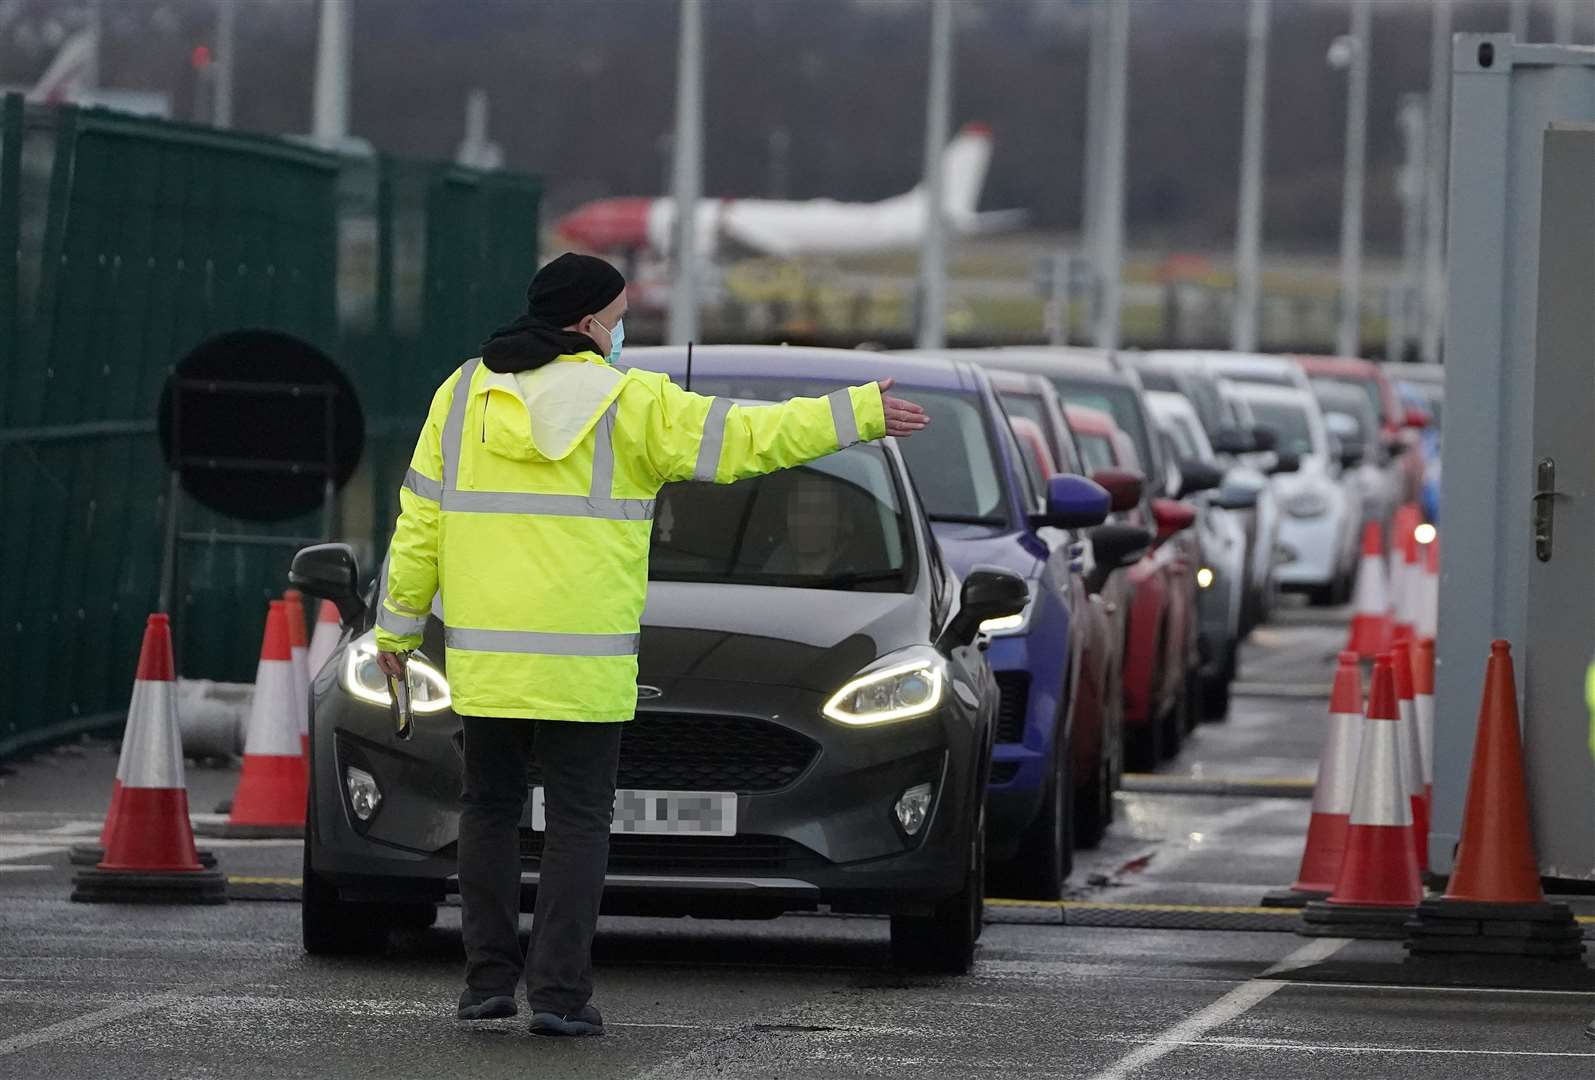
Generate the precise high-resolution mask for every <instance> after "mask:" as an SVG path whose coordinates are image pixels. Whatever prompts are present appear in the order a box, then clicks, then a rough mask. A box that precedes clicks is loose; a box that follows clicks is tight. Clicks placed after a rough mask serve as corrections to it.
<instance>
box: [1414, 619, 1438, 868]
mask: <svg viewBox="0 0 1595 1080" xmlns="http://www.w3.org/2000/svg"><path fill="white" fill-rule="evenodd" d="M1412 698H1413V704H1414V706H1416V711H1417V715H1418V745H1419V746H1420V747H1421V748H1422V750H1423V801H1424V802H1425V803H1426V804H1428V806H1429V808H1430V809H1431V810H1432V809H1433V808H1434V638H1424V639H1423V640H1422V641H1420V642H1418V646H1417V648H1416V649H1414V650H1413V653H1412ZM1425 865H1427V863H1425Z"/></svg>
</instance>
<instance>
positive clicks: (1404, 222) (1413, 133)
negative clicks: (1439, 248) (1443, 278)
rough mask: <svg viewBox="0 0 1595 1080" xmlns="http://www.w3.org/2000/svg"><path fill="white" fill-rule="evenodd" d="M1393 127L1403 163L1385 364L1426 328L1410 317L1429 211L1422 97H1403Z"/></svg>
mask: <svg viewBox="0 0 1595 1080" xmlns="http://www.w3.org/2000/svg"><path fill="white" fill-rule="evenodd" d="M1396 126H1397V127H1398V128H1399V129H1400V131H1401V145H1402V148H1403V150H1404V160H1403V162H1402V165H1401V168H1400V170H1399V171H1397V173H1396V194H1397V196H1398V197H1399V198H1400V201H1401V275H1400V279H1399V281H1398V282H1397V284H1396V286H1395V287H1394V288H1393V289H1392V290H1391V295H1392V297H1393V299H1392V302H1391V309H1390V320H1389V329H1388V341H1387V344H1386V348H1385V359H1386V360H1400V359H1402V358H1403V356H1404V355H1405V353H1406V350H1407V343H1408V341H1410V340H1411V339H1412V337H1413V336H1414V334H1413V331H1414V329H1416V330H1418V331H1419V333H1420V334H1421V333H1422V332H1423V331H1425V330H1427V328H1428V327H1427V324H1424V325H1420V326H1418V327H1416V328H1415V327H1413V326H1412V324H1411V320H1412V316H1413V315H1414V314H1417V313H1418V312H1419V311H1420V310H1422V309H1420V307H1419V305H1418V304H1417V303H1416V301H1417V299H1418V289H1419V282H1420V277H1421V273H1422V269H1425V268H1424V267H1422V266H1421V260H1422V259H1423V257H1424V255H1425V251H1424V244H1423V241H1424V228H1425V224H1424V223H1425V211H1426V210H1427V209H1428V198H1429V190H1428V181H1429V172H1430V170H1429V168H1428V162H1427V161H1426V160H1425V156H1426V154H1427V152H1428V148H1427V146H1426V145H1425V139H1426V138H1427V135H1428V108H1427V103H1426V102H1425V100H1424V96H1423V95H1422V94H1403V95H1401V104H1400V107H1399V108H1398V109H1397V111H1396Z"/></svg>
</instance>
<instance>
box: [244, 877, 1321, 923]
mask: <svg viewBox="0 0 1595 1080" xmlns="http://www.w3.org/2000/svg"><path fill="white" fill-rule="evenodd" d="M233 880H235V881H236V880H237V879H236V878H234V879H233ZM986 903H988V904H991V905H993V906H994V907H1038V908H1061V909H1063V910H1064V911H1157V912H1167V913H1171V914H1183V913H1190V914H1194V915H1274V916H1278V917H1280V918H1286V919H1295V918H1299V917H1300V916H1301V912H1300V910H1298V909H1295V908H1267V907H1247V906H1245V905H1240V904H1136V903H1130V902H1125V903H1117V904H1115V903H1110V902H1107V901H1099V900H1004V899H1000V898H995V897H987V898H986Z"/></svg>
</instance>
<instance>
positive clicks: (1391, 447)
mask: <svg viewBox="0 0 1595 1080" xmlns="http://www.w3.org/2000/svg"><path fill="white" fill-rule="evenodd" d="M1384 448H1385V453H1387V454H1389V455H1390V456H1391V457H1393V458H1397V457H1400V456H1401V455H1402V454H1405V453H1406V452H1407V451H1408V450H1409V449H1411V447H1410V446H1408V444H1407V440H1405V439H1403V438H1402V437H1401V436H1400V435H1399V434H1397V435H1386V436H1385V439H1384Z"/></svg>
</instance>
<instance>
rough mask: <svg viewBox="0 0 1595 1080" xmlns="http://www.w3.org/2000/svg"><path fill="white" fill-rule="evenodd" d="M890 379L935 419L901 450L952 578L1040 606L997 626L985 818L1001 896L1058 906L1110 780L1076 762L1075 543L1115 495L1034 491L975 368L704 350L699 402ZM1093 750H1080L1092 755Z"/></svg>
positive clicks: (676, 353)
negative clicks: (982, 578)
mask: <svg viewBox="0 0 1595 1080" xmlns="http://www.w3.org/2000/svg"><path fill="white" fill-rule="evenodd" d="M626 355H627V358H628V360H630V361H631V362H632V363H635V364H637V365H638V366H640V367H646V368H651V369H653V370H656V371H666V372H669V373H670V374H671V375H672V376H673V377H674V378H676V379H678V380H682V379H684V378H685V374H686V370H685V369H686V353H685V350H682V349H637V350H634V351H633V352H629V353H627V354H626ZM887 377H890V378H893V379H895V380H896V386H895V388H894V389H893V393H894V394H899V395H901V396H903V397H906V398H909V399H912V400H914V401H917V402H918V403H919V404H920V405H922V406H923V407H924V408H925V410H926V412H927V413H928V414H929V416H930V419H931V423H930V426H929V427H928V428H926V429H925V430H924V431H922V432H919V433H918V434H916V435H915V436H914V437H913V438H912V439H908V440H906V441H904V442H903V444H902V453H903V458H904V460H905V461H906V462H907V464H908V468H909V471H910V473H911V474H912V476H913V482H914V486H915V487H916V488H917V489H918V490H919V492H920V495H921V498H922V499H923V502H924V506H925V510H926V512H927V514H928V515H929V518H930V521H931V524H932V527H933V528H934V530H935V535H936V539H937V541H938V543H939V544H940V546H941V547H942V549H943V550H945V551H946V553H947V558H948V560H949V561H950V562H951V563H952V565H953V567H954V568H955V569H956V570H958V571H960V572H962V573H968V572H970V571H971V570H972V569H973V568H974V567H976V566H981V565H994V566H1002V567H1006V568H1007V569H1009V570H1012V571H1014V572H1015V573H1017V574H1019V575H1020V576H1021V577H1023V578H1024V579H1025V580H1026V581H1027V582H1028V583H1029V585H1030V603H1029V604H1028V605H1026V608H1025V610H1024V612H1022V613H1021V614H1019V615H1016V616H1014V617H1012V618H1008V619H1001V620H995V619H994V620H991V621H990V622H988V623H987V624H986V626H985V627H984V630H985V632H986V634H987V635H988V636H989V638H990V649H989V651H988V653H987V656H988V659H989V660H990V663H991V669H992V671H993V672H995V673H996V677H997V683H998V685H999V686H1000V687H1001V689H1002V709H1001V713H1000V714H999V718H998V723H997V738H996V742H997V745H996V749H995V752H994V754H993V764H992V770H991V788H990V796H989V800H988V806H989V808H990V813H991V836H990V839H991V852H992V861H993V864H994V866H993V869H994V871H995V872H996V874H997V876H998V878H999V879H1000V881H999V882H998V886H997V887H998V888H999V889H1000V890H1001V891H1002V893H1003V894H1005V895H1010V896H1021V897H1026V898H1039V899H1057V898H1058V897H1059V896H1060V895H1061V894H1062V891H1063V887H1064V882H1065V880H1066V879H1067V878H1068V876H1069V872H1070V870H1071V869H1072V866H1073V859H1074V846H1075V845H1074V837H1073V825H1074V807H1075V801H1074V795H1073V791H1072V786H1073V778H1074V776H1075V775H1076V774H1078V775H1083V776H1086V777H1095V776H1100V775H1101V774H1102V771H1103V770H1102V769H1101V761H1100V758H1101V756H1102V755H1101V754H1100V748H1101V743H1100V740H1098V741H1097V742H1096V743H1095V744H1094V745H1095V748H1096V750H1097V758H1096V759H1088V760H1087V761H1086V762H1080V761H1078V760H1077V759H1076V757H1075V753H1076V744H1075V740H1074V731H1075V725H1076V723H1077V722H1079V717H1078V716H1077V706H1078V705H1079V703H1080V701H1081V695H1079V694H1077V693H1076V692H1075V689H1076V686H1077V685H1078V684H1077V683H1076V682H1075V681H1074V680H1075V679H1077V678H1078V673H1079V672H1080V671H1081V669H1082V663H1083V653H1084V647H1085V641H1084V635H1083V634H1082V633H1081V632H1079V629H1078V626H1077V622H1078V619H1079V617H1078V615H1077V612H1076V610H1075V607H1074V604H1075V603H1076V600H1075V597H1076V596H1077V592H1078V591H1077V589H1076V588H1075V585H1076V582H1077V579H1078V578H1079V576H1080V573H1081V571H1080V569H1079V568H1078V567H1077V564H1076V560H1075V555H1074V553H1073V551H1072V550H1071V548H1072V547H1073V541H1074V539H1075V538H1074V537H1072V536H1071V534H1070V532H1071V530H1073V529H1074V528H1076V527H1084V526H1088V525H1094V524H1098V523H1100V522H1101V521H1102V520H1103V518H1104V517H1106V515H1107V512H1108V503H1109V497H1108V493H1107V492H1106V491H1104V490H1103V489H1102V488H1101V487H1100V486H1098V485H1097V484H1094V483H1092V482H1090V481H1088V480H1086V479H1084V478H1082V477H1078V476H1058V477H1054V478H1052V479H1051V480H1049V481H1048V482H1047V484H1046V486H1045V487H1044V488H1042V489H1039V490H1038V489H1037V488H1036V487H1035V485H1034V484H1032V482H1031V479H1030V474H1029V472H1028V471H1027V470H1026V468H1025V465H1024V459H1023V458H1024V456H1023V455H1022V453H1021V452H1020V448H1019V444H1018V442H1017V440H1016V439H1015V437H1014V434H1013V431H1012V429H1011V428H1010V426H1009V423H1008V416H1007V414H1006V412H1004V410H1003V407H1002V404H1001V402H999V401H998V399H997V394H996V392H995V390H994V389H993V388H992V386H991V381H990V380H989V379H988V378H987V377H986V375H985V373H984V372H982V371H980V369H978V368H976V367H974V366H973V365H970V364H966V363H958V362H949V361H941V360H926V359H920V358H913V357H904V356H900V355H882V354H879V353H861V352H848V351H843V350H839V349H803V348H764V347H757V346H742V345H736V346H732V345H720V346H714V347H710V348H702V349H698V350H696V352H695V358H694V365H693V378H692V389H694V390H696V391H700V392H702V393H710V394H724V395H729V396H732V397H747V398H763V399H765V400H778V399H781V398H785V397H790V396H792V395H794V394H819V393H826V392H829V391H831V390H835V389H836V388H837V387H839V386H844V385H847V384H848V383H851V382H857V381H858V380H859V379H861V378H887ZM1092 746H1093V744H1092V742H1091V741H1090V740H1086V739H1082V740H1081V741H1080V746H1079V748H1080V750H1081V751H1082V752H1083V751H1085V750H1087V749H1090V748H1092Z"/></svg>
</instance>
